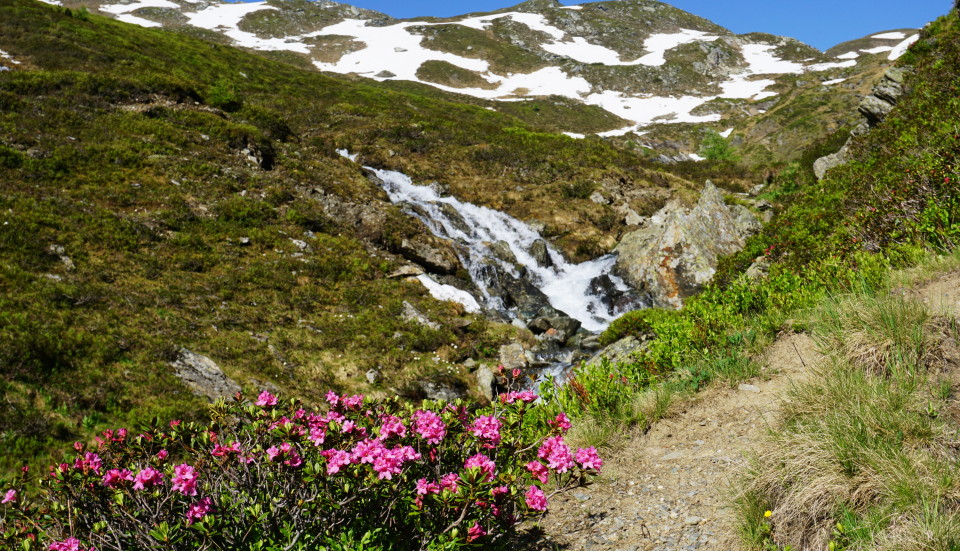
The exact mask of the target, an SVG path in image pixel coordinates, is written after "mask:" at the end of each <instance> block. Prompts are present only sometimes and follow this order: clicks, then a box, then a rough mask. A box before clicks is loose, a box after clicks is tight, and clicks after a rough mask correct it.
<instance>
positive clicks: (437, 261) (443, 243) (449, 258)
mask: <svg viewBox="0 0 960 551" xmlns="http://www.w3.org/2000/svg"><path fill="white" fill-rule="evenodd" d="M399 252H400V254H401V255H402V256H403V257H404V258H406V259H407V260H409V261H411V262H416V263H417V264H419V265H421V266H423V267H424V268H426V269H427V270H428V271H430V272H436V273H439V274H443V275H453V274H455V273H456V272H457V270H460V269H461V268H462V266H461V264H460V259H459V258H457V253H456V252H455V250H454V248H453V245H452V244H451V242H450V241H447V240H446V239H440V238H439V237H434V236H428V235H418V236H415V237H411V238H410V239H404V240H403V241H401V242H400V251H399Z"/></svg>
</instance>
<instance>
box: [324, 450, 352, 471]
mask: <svg viewBox="0 0 960 551" xmlns="http://www.w3.org/2000/svg"><path fill="white" fill-rule="evenodd" d="M320 455H322V456H324V457H326V458H327V474H337V473H339V472H340V469H342V468H343V467H346V466H347V465H349V464H350V463H351V461H350V454H349V453H347V452H345V451H341V450H324V451H322V452H320Z"/></svg>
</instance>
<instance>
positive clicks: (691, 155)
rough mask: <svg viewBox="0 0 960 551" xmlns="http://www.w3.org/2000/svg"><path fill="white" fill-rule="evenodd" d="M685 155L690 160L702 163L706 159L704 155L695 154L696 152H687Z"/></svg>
mask: <svg viewBox="0 0 960 551" xmlns="http://www.w3.org/2000/svg"><path fill="white" fill-rule="evenodd" d="M687 157H688V158H689V159H690V160H691V161H696V162H698V163H702V162H703V161H706V160H707V158H706V157H702V156H700V155H697V154H696V153H687Z"/></svg>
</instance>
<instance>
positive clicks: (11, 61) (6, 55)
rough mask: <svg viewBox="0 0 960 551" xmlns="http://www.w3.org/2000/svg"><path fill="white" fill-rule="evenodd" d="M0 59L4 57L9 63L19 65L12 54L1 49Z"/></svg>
mask: <svg viewBox="0 0 960 551" xmlns="http://www.w3.org/2000/svg"><path fill="white" fill-rule="evenodd" d="M0 59H6V60H7V61H9V62H10V63H13V64H14V65H20V62H19V61H17V60H16V59H13V55H12V54H8V53H7V52H5V51H3V50H0ZM4 69H6V67H4ZM8 70H9V69H8Z"/></svg>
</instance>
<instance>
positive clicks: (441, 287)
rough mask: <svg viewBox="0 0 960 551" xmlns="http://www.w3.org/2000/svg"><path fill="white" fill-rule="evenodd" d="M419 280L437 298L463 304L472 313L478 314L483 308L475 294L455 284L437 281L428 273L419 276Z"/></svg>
mask: <svg viewBox="0 0 960 551" xmlns="http://www.w3.org/2000/svg"><path fill="white" fill-rule="evenodd" d="M417 281H419V282H420V283H421V284H423V286H424V287H426V289H427V291H429V292H430V295H431V296H433V298H435V299H437V300H449V301H451V302H457V303H459V304H461V305H463V309H464V310H466V311H467V312H469V313H471V314H476V313H477V312H479V311H480V309H481V308H480V303H478V302H477V299H475V298H473V295H471V294H470V293H468V292H466V291H464V290H463V289H458V288H456V287H454V286H453V285H447V284H444V283H437V282H436V281H434V280H433V278H431V277H430V276H428V275H427V274H421V275H419V276H417Z"/></svg>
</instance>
